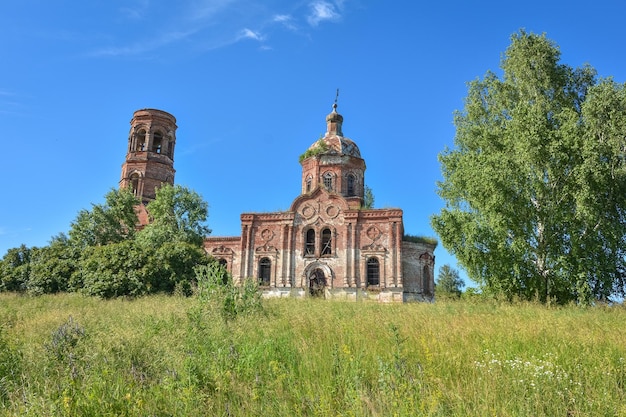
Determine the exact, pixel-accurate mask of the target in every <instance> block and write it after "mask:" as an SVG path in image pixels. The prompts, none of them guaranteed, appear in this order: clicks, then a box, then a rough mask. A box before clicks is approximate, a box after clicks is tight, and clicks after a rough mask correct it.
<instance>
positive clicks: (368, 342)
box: [0, 294, 626, 416]
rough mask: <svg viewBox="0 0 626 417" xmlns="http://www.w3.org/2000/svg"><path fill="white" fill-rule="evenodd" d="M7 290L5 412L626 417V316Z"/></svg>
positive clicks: (477, 306)
mask: <svg viewBox="0 0 626 417" xmlns="http://www.w3.org/2000/svg"><path fill="white" fill-rule="evenodd" d="M198 303H199V300H198V299H193V298H180V297H166V296H153V297H147V298H140V299H136V300H133V301H128V300H121V299H118V300H109V301H103V300H98V299H93V298H84V297H81V296H78V295H75V294H63V295H55V296H43V297H37V298H28V297H22V296H17V295H8V294H2V295H0V415H7V416H9V415H11V416H12V415H20V416H22V415H23V416H44V415H46V416H96V415H97V416H104V415H110V416H207V415H210V416H258V415H268V416H269V415H271V416H415V415H417V416H421V415H424V416H427V415H434V416H455V415H458V416H461V415H471V416H486V415H498V416H527V415H533V416H583V415H584V416H589V415H591V416H594V415H598V416H619V415H626V405H625V404H626V363H625V358H626V336H625V332H624V331H623V329H624V323H626V309H624V308H622V307H611V308H609V307H605V308H603V307H597V308H588V309H581V308H576V307H567V308H546V307H544V306H540V305H534V304H518V305H508V304H497V303H469V302H453V301H450V302H438V303H435V304H391V305H389V304H385V305H382V304H376V303H368V302H364V303H363V302H358V303H348V302H329V301H323V300H295V299H283V300H274V301H265V302H264V308H263V310H262V311H260V312H259V313H258V314H256V315H252V316H251V315H246V316H237V317H236V318H234V319H228V320H226V319H224V316H223V312H222V310H221V308H217V307H215V306H211V305H210V303H209V304H205V305H200V306H199V305H198Z"/></svg>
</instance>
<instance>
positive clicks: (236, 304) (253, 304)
mask: <svg viewBox="0 0 626 417" xmlns="http://www.w3.org/2000/svg"><path fill="white" fill-rule="evenodd" d="M195 272H196V281H197V286H198V289H197V298H198V300H199V301H200V304H201V307H202V308H204V307H212V308H213V309H217V310H219V311H220V313H221V315H222V317H223V318H224V319H225V320H232V319H235V318H237V317H238V316H246V315H250V314H257V313H260V312H261V311H262V309H263V305H262V303H261V294H260V292H259V288H258V284H257V282H256V280H254V279H252V278H248V279H246V280H245V281H244V282H243V285H242V286H236V285H235V284H234V282H233V279H232V276H231V275H230V274H229V273H228V271H226V269H225V268H224V266H223V265H221V264H219V263H218V262H216V261H214V262H210V263H208V264H207V265H202V266H198V267H196V269H195Z"/></svg>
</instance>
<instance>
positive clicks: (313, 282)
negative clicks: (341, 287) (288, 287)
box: [309, 268, 326, 297]
mask: <svg viewBox="0 0 626 417" xmlns="http://www.w3.org/2000/svg"><path fill="white" fill-rule="evenodd" d="M325 288H326V276H325V275H324V271H322V270H321V269H319V268H317V269H316V270H314V271H313V272H312V273H311V276H310V277H309V294H310V295H311V296H312V297H324V289H325Z"/></svg>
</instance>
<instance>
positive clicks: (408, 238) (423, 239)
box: [402, 235, 439, 247]
mask: <svg viewBox="0 0 626 417" xmlns="http://www.w3.org/2000/svg"><path fill="white" fill-rule="evenodd" d="M402 240H403V241H405V242H413V243H426V244H428V245H433V246H434V247H437V245H438V244H439V241H438V240H437V239H436V238H434V237H429V236H416V235H404V236H403V237H402Z"/></svg>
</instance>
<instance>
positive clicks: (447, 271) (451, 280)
mask: <svg viewBox="0 0 626 417" xmlns="http://www.w3.org/2000/svg"><path fill="white" fill-rule="evenodd" d="M464 286H465V283H464V282H463V280H462V279H461V277H460V276H459V271H457V270H456V269H454V268H452V267H451V266H450V265H448V264H445V265H443V266H442V267H441V268H439V276H438V277H437V293H443V294H445V295H454V296H456V297H460V296H461V292H462V288H463V287H464Z"/></svg>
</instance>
